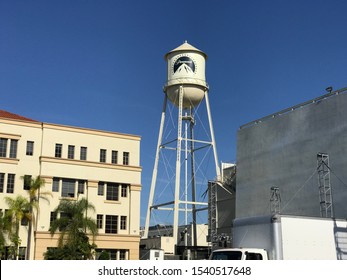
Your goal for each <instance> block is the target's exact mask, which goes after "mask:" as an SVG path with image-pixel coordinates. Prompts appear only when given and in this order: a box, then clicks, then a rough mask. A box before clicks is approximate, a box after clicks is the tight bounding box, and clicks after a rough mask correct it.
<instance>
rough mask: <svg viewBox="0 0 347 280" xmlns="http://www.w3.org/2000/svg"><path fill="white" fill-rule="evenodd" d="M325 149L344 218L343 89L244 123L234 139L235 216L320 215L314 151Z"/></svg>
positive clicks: (346, 112) (346, 145) (346, 100)
mask: <svg viewBox="0 0 347 280" xmlns="http://www.w3.org/2000/svg"><path fill="white" fill-rule="evenodd" d="M318 153H327V154H328V155H329V165H330V170H331V172H330V183H331V187H332V195H333V207H334V214H335V217H337V218H346V217H347V88H345V89H342V90H339V91H336V92H332V93H331V94H328V95H326V96H322V97H320V98H317V99H315V100H312V101H309V102H306V103H305V104H300V105H298V106H295V107H293V108H291V109H288V110H285V111H282V112H279V113H276V114H274V115H273V116H269V117H266V118H264V119H261V120H258V121H257V122H254V123H251V124H247V125H244V126H242V127H241V128H240V129H239V131H238V140H237V186H236V188H237V189H236V217H247V216H256V215H263V214H269V213H270V188H271V187H272V186H276V187H279V189H280V197H281V213H283V214H294V215H310V216H320V204H319V202H320V200H319V191H318V174H317V154H318Z"/></svg>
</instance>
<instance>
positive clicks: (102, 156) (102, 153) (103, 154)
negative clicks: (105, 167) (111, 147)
mask: <svg viewBox="0 0 347 280" xmlns="http://www.w3.org/2000/svg"><path fill="white" fill-rule="evenodd" d="M100 162H106V150H105V149H100Z"/></svg>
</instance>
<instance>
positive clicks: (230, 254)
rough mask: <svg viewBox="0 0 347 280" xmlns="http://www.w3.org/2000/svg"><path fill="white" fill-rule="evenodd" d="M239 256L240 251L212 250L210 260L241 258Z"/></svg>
mask: <svg viewBox="0 0 347 280" xmlns="http://www.w3.org/2000/svg"><path fill="white" fill-rule="evenodd" d="M241 257H242V253H241V252H240V251H223V252H222V251H221V252H213V253H212V257H211V260H241Z"/></svg>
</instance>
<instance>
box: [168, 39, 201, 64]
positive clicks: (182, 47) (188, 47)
mask: <svg viewBox="0 0 347 280" xmlns="http://www.w3.org/2000/svg"><path fill="white" fill-rule="evenodd" d="M179 51H191V52H198V53H201V54H202V55H203V56H204V57H205V59H207V54H205V53H204V52H203V51H201V50H199V49H197V48H196V47H194V46H192V45H191V44H189V43H188V42H187V41H185V42H184V43H183V44H182V45H180V46H179V47H177V48H176V49H173V50H171V51H169V52H168V53H167V54H166V55H165V60H166V59H167V56H168V55H169V54H170V53H173V52H179Z"/></svg>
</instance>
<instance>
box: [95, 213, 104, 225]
mask: <svg viewBox="0 0 347 280" xmlns="http://www.w3.org/2000/svg"><path fill="white" fill-rule="evenodd" d="M103 217H104V216H103V215H101V214H97V215H96V225H97V227H98V228H102V220H103Z"/></svg>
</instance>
